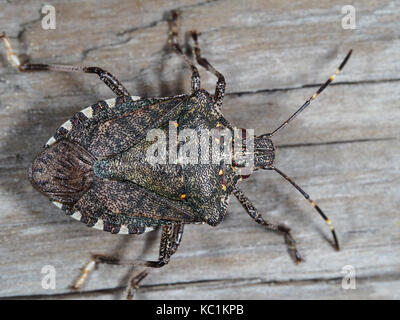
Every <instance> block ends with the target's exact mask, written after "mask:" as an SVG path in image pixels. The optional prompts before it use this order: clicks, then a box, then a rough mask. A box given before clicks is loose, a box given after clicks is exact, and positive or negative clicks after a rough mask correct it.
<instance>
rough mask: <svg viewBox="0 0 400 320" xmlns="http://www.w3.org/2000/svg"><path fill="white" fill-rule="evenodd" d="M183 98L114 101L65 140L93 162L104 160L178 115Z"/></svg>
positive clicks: (80, 125) (184, 97) (75, 128)
mask: <svg viewBox="0 0 400 320" xmlns="http://www.w3.org/2000/svg"><path fill="white" fill-rule="evenodd" d="M185 99H186V96H184V95H183V96H176V97H171V98H168V99H165V98H163V99H144V98H143V99H139V100H137V101H133V100H132V99H131V98H130V97H125V98H124V99H122V98H117V99H116V101H115V105H114V106H112V107H109V108H106V109H105V110H102V111H101V112H100V113H98V114H95V115H93V117H92V118H90V119H87V120H86V121H84V122H82V123H80V124H78V125H77V126H75V127H73V128H72V130H70V132H69V133H68V134H67V135H66V138H67V139H69V140H71V141H74V142H76V143H78V144H79V145H81V146H82V147H84V148H85V149H86V150H87V151H88V152H90V153H91V154H92V155H94V156H95V157H97V158H101V157H108V156H111V155H114V154H117V153H120V152H122V151H124V150H127V149H128V148H129V147H131V146H133V145H134V144H135V143H136V142H137V141H140V140H141V139H143V138H144V137H145V136H146V134H147V132H148V130H150V129H152V128H157V127H158V126H159V125H160V124H161V123H163V122H165V121H168V119H169V118H170V119H173V118H174V117H176V115H177V114H179V112H180V111H179V110H180V107H181V106H182V105H183V103H184V101H185Z"/></svg>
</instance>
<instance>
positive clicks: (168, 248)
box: [126, 223, 184, 300]
mask: <svg viewBox="0 0 400 320" xmlns="http://www.w3.org/2000/svg"><path fill="white" fill-rule="evenodd" d="M183 226H184V224H183V223H180V224H174V225H172V226H171V225H166V226H164V227H163V233H162V235H161V241H160V254H159V258H158V261H152V263H154V264H155V265H154V266H153V267H156V268H158V267H161V266H163V265H166V264H167V263H168V262H169V260H170V258H171V256H172V255H173V254H174V253H175V252H176V250H177V249H178V247H179V244H180V242H181V240H182V234H183ZM149 262H151V261H149ZM160 262H161V265H160ZM150 267H151V265H150ZM148 274H149V270H148V269H146V270H144V271H142V272H141V273H139V274H138V275H136V276H134V277H133V278H132V279H131V280H130V282H129V286H128V291H127V295H126V298H127V299H128V300H132V299H133V298H134V296H135V293H136V290H137V289H138V288H139V284H140V282H141V281H142V280H143V279H144V278H145V277H146V276H147V275H148Z"/></svg>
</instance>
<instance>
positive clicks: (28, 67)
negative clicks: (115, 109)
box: [0, 32, 130, 96]
mask: <svg viewBox="0 0 400 320" xmlns="http://www.w3.org/2000/svg"><path fill="white" fill-rule="evenodd" d="M0 39H1V40H3V43H4V45H5V47H6V49H7V57H8V60H9V61H10V63H11V64H12V65H13V67H15V68H16V69H17V70H18V71H20V72H31V71H61V72H83V73H94V74H97V75H98V76H99V77H100V80H101V81H103V82H104V83H105V84H106V85H107V86H108V87H109V88H110V89H111V90H112V91H113V92H114V93H115V94H116V95H117V96H129V95H130V94H129V92H128V90H126V88H125V87H124V86H123V85H122V83H121V82H120V81H119V80H118V79H117V78H116V77H114V76H113V75H112V74H111V73H109V72H107V71H106V70H104V69H102V68H99V67H81V66H70V65H59V64H33V63H29V62H21V61H20V59H19V58H18V55H17V54H16V53H15V52H14V51H13V49H12V46H11V43H10V40H9V38H8V37H7V36H6V34H5V33H4V32H3V33H2V34H1V35H0Z"/></svg>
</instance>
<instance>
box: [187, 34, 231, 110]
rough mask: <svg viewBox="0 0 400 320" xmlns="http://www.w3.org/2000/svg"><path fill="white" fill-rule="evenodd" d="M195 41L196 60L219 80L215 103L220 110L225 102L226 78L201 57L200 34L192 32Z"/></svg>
mask: <svg viewBox="0 0 400 320" xmlns="http://www.w3.org/2000/svg"><path fill="white" fill-rule="evenodd" d="M191 35H192V38H193V41H194V53H195V55H196V60H197V63H198V64H199V65H201V66H202V67H204V68H205V69H206V70H207V71H210V72H211V73H212V74H214V75H215V76H216V77H217V78H218V80H217V86H216V87H215V95H214V101H215V104H216V105H217V107H218V108H221V107H222V101H223V100H224V94H225V87H226V82H225V77H224V76H223V75H222V74H221V73H220V72H218V71H217V70H216V69H215V68H214V67H213V66H212V65H211V64H210V63H209V62H208V60H207V59H205V58H203V57H202V56H201V50H200V46H199V42H198V34H197V32H196V31H192V32H191Z"/></svg>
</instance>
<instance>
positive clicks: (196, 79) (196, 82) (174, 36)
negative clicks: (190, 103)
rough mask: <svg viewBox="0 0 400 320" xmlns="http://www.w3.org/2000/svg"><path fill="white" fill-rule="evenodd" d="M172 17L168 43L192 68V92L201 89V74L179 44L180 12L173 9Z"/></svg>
mask: <svg viewBox="0 0 400 320" xmlns="http://www.w3.org/2000/svg"><path fill="white" fill-rule="evenodd" d="M171 16H172V19H171V20H170V21H169V37H168V43H169V44H170V46H171V47H172V49H173V50H174V51H175V52H176V53H177V54H178V55H179V56H181V57H182V58H183V59H184V60H185V62H186V64H187V65H188V66H189V68H190V69H191V70H192V92H195V91H197V90H199V89H200V75H199V70H198V69H197V67H196V66H195V65H194V64H193V62H192V61H191V60H190V58H189V57H188V56H187V55H186V54H184V53H183V50H182V47H181V45H180V44H179V38H178V28H177V25H176V21H177V20H178V16H179V12H178V11H171Z"/></svg>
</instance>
